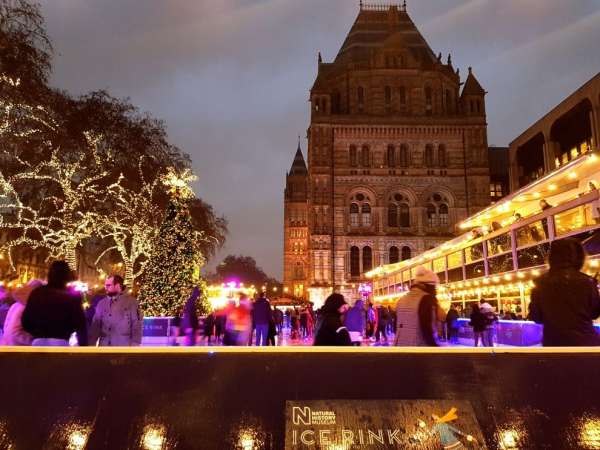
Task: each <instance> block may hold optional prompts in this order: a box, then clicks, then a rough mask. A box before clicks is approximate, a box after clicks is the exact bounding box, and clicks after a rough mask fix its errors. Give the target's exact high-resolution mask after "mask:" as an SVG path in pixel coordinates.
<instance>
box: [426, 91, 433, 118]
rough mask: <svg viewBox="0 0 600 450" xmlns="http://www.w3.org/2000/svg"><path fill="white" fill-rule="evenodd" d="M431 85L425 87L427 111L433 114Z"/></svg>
mask: <svg viewBox="0 0 600 450" xmlns="http://www.w3.org/2000/svg"><path fill="white" fill-rule="evenodd" d="M431 103H432V102H431V87H429V86H427V87H426V88H425V113H426V114H431V109H432V108H431Z"/></svg>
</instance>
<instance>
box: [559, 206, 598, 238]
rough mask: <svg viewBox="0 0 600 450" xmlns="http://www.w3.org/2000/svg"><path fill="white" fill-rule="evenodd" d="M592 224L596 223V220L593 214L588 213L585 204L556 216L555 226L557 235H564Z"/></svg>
mask: <svg viewBox="0 0 600 450" xmlns="http://www.w3.org/2000/svg"><path fill="white" fill-rule="evenodd" d="M588 209H589V208H588ZM590 225H594V221H593V219H592V216H591V214H586V208H585V207H584V206H578V207H577V208H573V209H569V210H567V211H564V212H561V213H559V214H556V215H555V216H554V227H555V230H556V235H557V236H562V235H565V234H568V233H571V232H573V231H576V230H579V229H581V228H584V227H587V226H590Z"/></svg>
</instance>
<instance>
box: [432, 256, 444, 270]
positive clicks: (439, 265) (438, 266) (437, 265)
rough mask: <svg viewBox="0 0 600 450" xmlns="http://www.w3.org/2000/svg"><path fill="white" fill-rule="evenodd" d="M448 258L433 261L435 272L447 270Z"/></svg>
mask: <svg viewBox="0 0 600 450" xmlns="http://www.w3.org/2000/svg"><path fill="white" fill-rule="evenodd" d="M445 260H446V258H437V259H434V260H433V271H434V272H438V273H439V272H444V271H445V270H446V261H445Z"/></svg>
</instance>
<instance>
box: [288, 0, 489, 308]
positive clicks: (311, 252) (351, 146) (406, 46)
mask: <svg viewBox="0 0 600 450" xmlns="http://www.w3.org/2000/svg"><path fill="white" fill-rule="evenodd" d="M460 86H461V81H460V76H459V71H458V69H455V68H454V67H453V65H452V61H451V57H450V56H448V57H447V59H446V61H445V62H442V57H441V54H440V55H438V56H436V55H435V54H434V53H433V51H432V50H431V48H430V47H429V45H428V44H427V42H426V41H425V39H424V38H423V37H422V36H421V34H420V33H419V31H418V30H417V28H416V26H415V25H414V23H413V22H412V20H411V19H410V17H409V15H408V14H407V12H406V7H405V6H394V5H388V6H369V5H366V4H364V3H361V7H360V11H359V14H358V17H357V19H356V21H355V23H354V25H353V26H352V28H351V30H350V32H349V34H348V36H347V38H346V40H345V42H344V43H343V45H342V48H341V49H340V51H339V53H338V55H337V56H336V58H335V60H334V61H333V62H331V63H325V62H323V61H322V58H321V56H320V55H319V61H318V73H317V77H316V80H315V83H314V85H313V87H312V89H311V91H310V103H311V123H310V126H309V128H308V131H307V137H308V168H307V171H306V175H305V178H306V203H305V206H306V212H307V223H306V228H303V229H305V230H306V233H307V235H306V244H307V246H306V247H304V248H305V251H304V253H301V254H300V253H298V254H296V255H295V256H294V257H292V256H291V255H290V253H289V248H290V245H291V244H292V239H293V238H292V237H291V235H290V234H289V233H290V232H292V230H293V229H294V227H293V226H292V222H291V216H290V214H289V211H291V210H293V209H295V208H297V207H299V206H297V204H296V201H292V200H290V199H288V194H287V192H288V190H289V189H290V183H291V180H290V176H288V179H287V181H288V186H287V187H286V200H285V211H286V212H285V242H286V243H285V248H286V250H285V258H284V265H285V271H284V272H285V275H284V285H285V286H286V287H288V289H290V288H293V283H294V280H293V278H290V275H291V274H292V273H294V272H293V268H292V267H291V266H292V264H294V265H295V264H297V263H298V262H299V261H306V263H305V266H304V267H303V269H304V272H303V273H304V274H305V276H304V278H303V283H302V284H303V287H304V289H303V291H302V295H303V296H305V297H309V298H310V299H311V300H314V301H316V302H317V303H320V301H322V298H323V296H324V295H326V294H328V293H329V292H331V290H332V289H336V290H339V291H341V292H342V293H344V294H345V295H348V296H350V298H352V297H353V296H355V295H356V288H357V286H358V284H359V283H361V282H363V281H366V280H365V278H364V273H365V272H366V271H368V270H369V269H370V268H372V267H375V266H377V265H381V264H386V263H389V262H395V261H398V260H401V259H403V258H408V257H410V256H414V255H415V254H418V253H420V252H422V251H423V250H425V249H428V248H430V247H434V246H436V245H437V244H439V243H441V242H442V241H444V240H446V239H448V237H449V236H451V235H452V234H453V233H454V232H455V226H454V225H455V223H456V222H458V221H460V220H461V219H463V218H465V217H466V216H467V215H468V214H472V213H473V212H475V211H476V210H478V209H480V208H482V207H484V206H487V205H488V204H489V203H490V196H489V195H490V192H489V187H490V184H489V173H488V154H487V124H486V116H485V101H484V96H485V91H484V90H483V89H482V87H481V86H480V84H479V83H478V81H477V80H476V78H475V76H474V74H473V73H472V70H471V69H470V68H469V71H468V75H467V78H466V80H465V82H464V85H463V88H462V91H461V90H460ZM296 159H297V156H296ZM294 164H296V163H294ZM292 172H293V170H292ZM296 183H297V181H296ZM298 198H299V197H298Z"/></svg>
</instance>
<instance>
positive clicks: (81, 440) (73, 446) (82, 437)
mask: <svg viewBox="0 0 600 450" xmlns="http://www.w3.org/2000/svg"><path fill="white" fill-rule="evenodd" d="M68 430H69V431H68V432H67V436H68V439H69V441H68V442H67V447H66V448H67V450H82V449H83V448H85V446H86V444H87V440H88V438H89V436H90V427H85V426H82V425H78V424H73V425H71V426H69V427H68Z"/></svg>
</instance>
